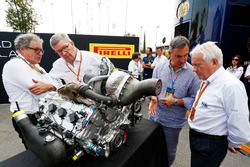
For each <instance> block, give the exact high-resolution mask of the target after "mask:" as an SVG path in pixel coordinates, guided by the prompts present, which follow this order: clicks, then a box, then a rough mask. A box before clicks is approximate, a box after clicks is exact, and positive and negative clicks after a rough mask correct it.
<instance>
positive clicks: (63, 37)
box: [50, 33, 71, 48]
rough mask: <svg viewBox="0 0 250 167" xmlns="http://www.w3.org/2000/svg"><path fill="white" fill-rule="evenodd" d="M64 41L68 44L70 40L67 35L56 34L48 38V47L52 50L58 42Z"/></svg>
mask: <svg viewBox="0 0 250 167" xmlns="http://www.w3.org/2000/svg"><path fill="white" fill-rule="evenodd" d="M61 40H65V41H67V42H70V41H71V39H70V38H69V36H68V34H64V33H56V34H54V35H53V36H52V37H51V38H50V46H51V48H53V47H54V46H55V45H56V44H57V43H58V42H59V41H61Z"/></svg>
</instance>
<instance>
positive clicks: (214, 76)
mask: <svg viewBox="0 0 250 167" xmlns="http://www.w3.org/2000/svg"><path fill="white" fill-rule="evenodd" d="M223 71H225V69H224V67H223V66H221V67H220V68H218V69H217V70H216V71H215V72H214V73H213V74H212V75H211V76H210V77H208V79H207V82H208V83H211V82H214V80H216V79H217V78H219V77H221V76H222V75H223V74H222V73H223Z"/></svg>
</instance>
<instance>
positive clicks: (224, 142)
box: [2, 33, 250, 167]
mask: <svg viewBox="0 0 250 167" xmlns="http://www.w3.org/2000/svg"><path fill="white" fill-rule="evenodd" d="M14 44H15V48H16V51H17V53H18V56H17V57H14V58H12V59H10V60H9V61H8V62H7V63H6V64H5V65H4V68H3V73H2V79H3V84H4V88H5V90H6V92H7V94H8V96H9V102H10V111H11V112H14V111H15V110H16V109H17V107H16V102H18V104H19V107H20V108H22V109H24V110H25V111H26V113H27V114H28V116H29V118H30V119H31V121H32V122H33V123H34V124H35V123H36V120H35V118H34V112H35V111H38V103H39V98H41V97H44V96H45V95H46V93H47V92H49V91H56V90H57V89H58V88H60V87H61V86H62V85H63V84H65V83H70V82H77V83H79V84H81V83H86V82H88V80H89V79H91V77H93V76H98V75H100V74H101V69H100V63H101V61H102V56H100V55H98V54H96V53H92V52H88V51H84V50H79V49H78V48H77V47H76V46H75V45H74V42H73V41H72V40H71V39H70V38H69V36H68V35H67V34H63V33H59V34H54V35H53V36H52V37H51V38H50V46H51V48H52V49H53V50H54V51H55V52H56V53H57V54H58V55H59V59H57V60H56V61H55V62H54V63H53V67H52V69H51V70H50V71H49V72H48V73H47V72H46V71H45V70H44V69H43V68H42V67H40V66H39V63H40V61H41V59H42V56H43V53H44V51H43V40H42V39H41V38H40V37H39V36H37V35H35V34H21V35H18V36H17V37H16V39H15V41H14ZM189 47H190V44H189V40H188V39H187V38H186V37H184V36H177V37H175V38H174V39H172V40H171V42H170V45H169V51H168V54H169V58H166V57H165V56H164V54H163V51H162V48H161V47H158V48H157V49H156V56H155V57H154V56H153V55H152V48H150V47H149V48H147V51H146V54H147V55H146V56H145V57H143V58H141V57H140V56H141V55H140V53H139V52H135V53H134V54H133V56H132V60H131V61H130V62H129V65H128V72H129V73H130V74H131V75H133V76H134V77H135V78H137V79H138V80H142V79H149V78H157V79H161V81H162V90H161V92H160V94H159V95H158V96H152V97H151V99H150V102H149V107H148V113H149V120H151V121H155V122H157V123H159V124H161V125H162V127H163V131H164V135H165V142H166V150H167V155H166V158H167V159H168V166H172V164H173V162H174V160H175V156H176V150H177V145H178V138H179V134H180V132H181V129H182V128H183V127H184V126H185V124H186V123H187V122H188V124H189V126H190V133H189V138H190V150H191V167H200V166H204V167H205V166H209V167H217V166H220V164H221V162H222V161H223V159H224V158H225V156H226V153H227V150H229V151H231V152H233V153H236V152H237V150H238V148H239V146H240V145H241V144H245V143H248V142H250V133H249V129H250V123H249V106H248V97H247V93H246V88H245V86H244V85H243V83H242V82H241V81H240V80H239V79H240V78H241V77H243V76H244V77H245V78H246V79H247V80H248V81H249V84H250V65H249V66H248V67H247V70H246V72H245V74H244V75H243V67H242V66H241V57H240V55H235V56H233V58H232V64H231V66H230V67H228V68H227V69H225V68H224V67H223V66H222V62H223V54H222V51H221V49H220V48H219V47H218V46H217V45H216V44H215V43H214V42H206V43H204V44H201V45H199V44H198V45H197V46H196V47H195V48H194V49H193V50H192V51H191V52H190V51H189ZM189 53H190V55H191V63H189V62H187V58H188V55H189ZM231 74H233V75H231ZM13 126H14V127H15V130H16V131H17V132H18V134H19V135H20V137H21V138H22V134H21V132H20V129H18V127H17V126H16V124H15V121H13ZM23 143H24V145H25V141H23Z"/></svg>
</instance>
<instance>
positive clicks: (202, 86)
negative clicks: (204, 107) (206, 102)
mask: <svg viewBox="0 0 250 167" xmlns="http://www.w3.org/2000/svg"><path fill="white" fill-rule="evenodd" d="M204 85H205V86H204ZM207 86H208V83H206V84H205V82H203V83H202V85H201V88H200V90H199V94H198V96H197V99H196V100H195V102H194V106H193V107H192V109H191V113H190V120H191V121H193V119H194V114H195V108H196V106H197V105H198V102H199V100H200V98H201V95H202V94H203V92H204V91H205V90H206V88H207Z"/></svg>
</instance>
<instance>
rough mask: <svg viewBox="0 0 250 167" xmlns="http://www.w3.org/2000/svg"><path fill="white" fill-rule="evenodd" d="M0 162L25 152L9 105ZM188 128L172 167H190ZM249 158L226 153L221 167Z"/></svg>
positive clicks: (1, 113) (0, 119)
mask: <svg viewBox="0 0 250 167" xmlns="http://www.w3.org/2000/svg"><path fill="white" fill-rule="evenodd" d="M147 106H148V101H147V99H146V100H145V101H144V102H143V105H142V111H141V112H142V114H143V117H144V118H147V117H148V115H147ZM0 127H1V128H0V136H1V137H0V161H3V160H5V159H8V158H10V157H12V156H14V155H16V154H19V153H21V152H23V151H25V148H24V146H23V144H22V143H21V140H20V139H19V137H18V135H17V133H16V132H15V130H14V128H13V126H12V122H11V113H10V111H9V104H0ZM188 131H189V127H188V125H186V126H185V127H184V128H183V129H182V131H181V134H180V138H179V144H178V148H177V155H176V160H175V162H174V164H173V167H190V149H189V136H188ZM249 166H250V157H246V156H243V155H242V154H240V153H237V154H232V153H230V152H228V154H227V156H226V158H225V159H224V161H223V163H222V165H221V167H249Z"/></svg>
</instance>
